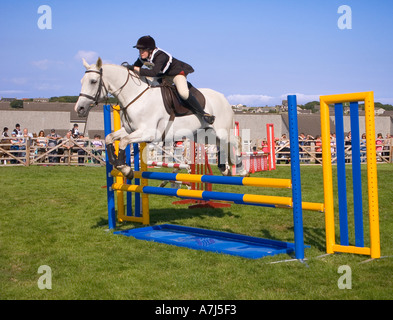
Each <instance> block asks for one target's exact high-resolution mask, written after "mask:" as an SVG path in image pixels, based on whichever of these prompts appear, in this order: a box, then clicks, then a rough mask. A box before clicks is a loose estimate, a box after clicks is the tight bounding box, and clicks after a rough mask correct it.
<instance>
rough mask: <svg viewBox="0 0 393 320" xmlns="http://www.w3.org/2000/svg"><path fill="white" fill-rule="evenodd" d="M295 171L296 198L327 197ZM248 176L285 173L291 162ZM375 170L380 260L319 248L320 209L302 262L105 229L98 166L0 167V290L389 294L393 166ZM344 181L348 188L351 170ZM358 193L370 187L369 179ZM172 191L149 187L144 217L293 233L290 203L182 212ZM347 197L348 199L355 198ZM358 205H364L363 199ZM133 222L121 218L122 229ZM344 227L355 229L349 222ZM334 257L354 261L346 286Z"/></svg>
mask: <svg viewBox="0 0 393 320" xmlns="http://www.w3.org/2000/svg"><path fill="white" fill-rule="evenodd" d="M362 169H363V170H365V168H363V167H362ZM301 170H302V193H303V199H304V200H303V201H311V202H323V185H322V169H321V167H319V166H316V167H314V166H313V167H307V166H304V167H302V169H301ZM348 170H350V167H348ZM363 175H364V178H365V177H366V172H365V171H363ZM253 176H262V177H276V178H288V177H289V176H290V168H289V167H278V168H277V170H276V171H271V172H264V173H258V174H255V175H253ZM378 176H379V207H380V225H381V248H382V255H383V256H388V257H387V258H384V259H379V260H374V261H370V262H367V263H361V262H364V261H365V260H367V259H368V257H367V256H359V255H352V254H335V255H329V256H324V257H320V256H321V255H324V253H325V230H324V228H325V226H324V216H323V214H322V213H316V212H309V211H304V212H303V219H304V238H305V243H306V244H309V245H310V246H311V248H310V249H306V252H305V254H306V258H307V261H306V263H305V264H303V263H300V262H298V261H293V262H282V263H276V264H272V263H271V262H276V261H280V260H284V259H290V258H291V257H290V256H288V255H278V256H274V257H265V258H263V259H258V260H249V259H244V258H239V257H234V256H228V255H223V254H215V253H211V252H204V251H196V250H190V249H186V248H180V247H175V246H169V245H165V244H159V243H153V242H146V241H140V240H135V239H134V238H131V237H123V236H117V235H113V234H112V231H108V225H107V224H108V220H107V207H106V189H105V188H102V186H104V185H106V181H105V169H104V168H90V167H34V166H33V167H27V168H24V167H13V168H7V167H3V168H1V169H0V180H1V187H0V192H1V198H0V298H1V299H3V300H8V299H49V300H52V299H149V300H150V299H196V300H198V299H220V300H221V299H246V300H253V299H392V298H393V291H392V289H391V288H392V287H393V278H392V276H391V270H392V267H393V259H392V256H393V243H392V231H393V218H392V214H391V207H392V204H393V193H392V191H391V190H392V189H391V182H392V181H393V165H379V166H378ZM363 180H365V179H363ZM152 184H155V182H152ZM347 186H348V194H351V187H352V186H351V180H348V185H347ZM214 190H216V191H226V192H242V193H256V192H260V193H261V194H271V195H285V196H290V191H288V190H275V189H256V188H248V187H236V186H233V187H232V186H223V185H217V186H214ZM363 192H364V194H365V195H366V185H364V186H363ZM173 200H175V199H173V198H169V197H163V196H150V208H151V223H152V224H161V223H173V224H180V225H187V226H194V227H200V228H206V229H213V230H220V231H228V232H234V233H241V234H246V235H250V236H257V237H264V238H269V239H278V240H283V241H290V242H293V221H292V211H291V210H287V209H270V208H263V207H255V206H240V205H232V207H231V208H225V209H216V210H208V209H206V210H202V209H200V210H188V209H187V206H184V205H182V206H174V205H172V201H173ZM348 201H349V209H351V208H352V207H353V204H352V199H351V197H348ZM363 205H364V208H365V211H366V210H367V201H366V200H365V201H364V204H363ZM336 206H337V205H336ZM365 221H366V222H367V217H366V216H365ZM138 226H139V225H138V224H133V223H124V224H118V229H127V228H132V227H138ZM365 232H366V234H368V229H367V228H366V229H365ZM337 233H338V230H337ZM350 235H351V238H353V230H352V229H351V230H350ZM366 239H367V238H366ZM337 241H338V240H337ZM366 245H368V240H366ZM41 265H48V266H50V267H51V269H52V289H51V290H40V289H39V288H38V285H37V281H38V279H39V277H40V276H41V274H38V268H39V266H41ZM342 265H349V266H350V267H351V270H352V289H350V290H340V289H339V288H338V285H337V282H338V279H339V277H340V276H342V274H339V273H338V268H339V267H340V266H342Z"/></svg>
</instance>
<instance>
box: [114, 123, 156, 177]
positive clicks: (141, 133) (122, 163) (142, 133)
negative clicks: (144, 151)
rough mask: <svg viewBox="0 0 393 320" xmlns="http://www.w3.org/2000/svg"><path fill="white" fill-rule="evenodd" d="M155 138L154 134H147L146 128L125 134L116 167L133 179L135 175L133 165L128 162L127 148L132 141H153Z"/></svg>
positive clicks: (121, 141)
mask: <svg viewBox="0 0 393 320" xmlns="http://www.w3.org/2000/svg"><path fill="white" fill-rule="evenodd" d="M153 140H154V136H149V135H147V132H146V130H140V129H139V130H136V131H134V132H133V133H131V134H129V135H127V136H124V137H123V138H122V139H121V140H120V143H119V153H118V157H117V162H116V164H115V167H116V169H117V170H119V171H120V172H121V173H122V174H123V176H125V177H126V178H127V179H129V180H132V178H133V177H134V172H133V171H132V169H131V167H130V166H128V165H127V164H126V150H125V149H126V148H127V146H128V145H129V144H131V143H140V142H151V141H153Z"/></svg>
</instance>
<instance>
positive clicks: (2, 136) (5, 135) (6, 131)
mask: <svg viewBox="0 0 393 320" xmlns="http://www.w3.org/2000/svg"><path fill="white" fill-rule="evenodd" d="M7 137H9V135H8V128H7V127H4V129H3V133H2V134H1V138H7Z"/></svg>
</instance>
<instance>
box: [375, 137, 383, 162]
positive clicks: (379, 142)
mask: <svg viewBox="0 0 393 320" xmlns="http://www.w3.org/2000/svg"><path fill="white" fill-rule="evenodd" d="M375 144H376V147H377V149H376V151H377V161H383V159H382V150H383V135H382V133H378V134H377V140H376V141H375Z"/></svg>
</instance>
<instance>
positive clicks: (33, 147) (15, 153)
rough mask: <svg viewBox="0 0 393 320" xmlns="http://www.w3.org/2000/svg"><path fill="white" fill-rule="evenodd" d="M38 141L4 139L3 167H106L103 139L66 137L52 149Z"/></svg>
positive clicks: (1, 149)
mask: <svg viewBox="0 0 393 320" xmlns="http://www.w3.org/2000/svg"><path fill="white" fill-rule="evenodd" d="M38 140H39V138H32V139H31V138H27V139H24V138H20V137H13V138H3V139H2V140H1V142H0V166H30V165H48V164H50V165H97V166H100V165H105V144H104V141H103V140H96V139H73V138H69V139H67V138H62V139H60V140H59V143H57V144H56V145H52V146H50V145H48V143H46V145H45V144H42V143H40V141H41V140H40V141H38ZM99 145H101V146H99Z"/></svg>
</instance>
